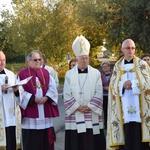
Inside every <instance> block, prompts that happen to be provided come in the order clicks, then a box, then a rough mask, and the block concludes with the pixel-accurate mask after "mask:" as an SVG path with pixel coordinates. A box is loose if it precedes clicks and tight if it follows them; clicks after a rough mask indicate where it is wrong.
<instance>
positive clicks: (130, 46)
mask: <svg viewBox="0 0 150 150" xmlns="http://www.w3.org/2000/svg"><path fill="white" fill-rule="evenodd" d="M121 51H122V52H123V54H124V57H125V59H127V60H131V59H132V58H133V56H134V53H135V43H134V41H133V40H132V39H126V40H125V41H124V42H123V43H122V48H121Z"/></svg>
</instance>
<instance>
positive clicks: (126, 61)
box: [124, 58, 133, 64]
mask: <svg viewBox="0 0 150 150" xmlns="http://www.w3.org/2000/svg"><path fill="white" fill-rule="evenodd" d="M124 64H133V58H132V59H131V60H126V59H124Z"/></svg>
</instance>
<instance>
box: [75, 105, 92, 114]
mask: <svg viewBox="0 0 150 150" xmlns="http://www.w3.org/2000/svg"><path fill="white" fill-rule="evenodd" d="M77 110H78V111H80V112H82V113H88V112H90V108H89V107H88V106H79V107H78V109H77Z"/></svg>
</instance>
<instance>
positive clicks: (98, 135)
mask: <svg viewBox="0 0 150 150" xmlns="http://www.w3.org/2000/svg"><path fill="white" fill-rule="evenodd" d="M90 49H91V45H90V42H89V41H88V40H87V39H86V38H85V37H84V36H82V35H80V36H77V37H76V39H75V40H74V42H73V44H72V50H73V52H74V55H75V58H73V59H71V60H70V62H69V69H68V71H67V72H66V75H65V80H64V86H63V100H64V106H65V118H64V120H65V143H64V150H150V146H149V143H150V119H149V117H150V116H149V114H150V94H149V90H150V81H149V80H150V68H149V66H150V54H144V55H143V56H141V58H139V57H137V56H135V51H136V46H135V43H134V41H133V40H132V39H126V40H124V41H123V42H122V46H121V52H122V53H123V55H122V56H121V57H119V59H118V60H117V61H116V63H115V65H114V66H113V67H111V63H110V62H109V61H102V62H101V63H100V67H101V70H98V69H96V68H93V67H92V66H91V65H90V64H89V62H90V57H89V53H90ZM26 62H27V67H26V68H23V69H22V70H21V71H19V72H18V74H17V75H15V74H14V73H13V72H12V71H10V70H8V69H6V56H5V54H4V52H2V51H0V88H1V90H0V107H1V109H0V129H1V130H0V135H1V137H0V150H1V149H3V150H54V149H55V147H54V142H55V140H56V134H55V129H54V126H53V118H55V117H58V116H59V109H58V89H57V88H58V86H59V79H58V75H57V72H56V71H55V70H54V68H53V67H51V66H48V65H47V62H46V58H45V57H43V54H42V52H41V51H39V50H33V51H32V52H31V53H29V54H28V55H27V58H26ZM22 80H24V81H26V82H25V83H23V84H19V83H20V82H21V81H22Z"/></svg>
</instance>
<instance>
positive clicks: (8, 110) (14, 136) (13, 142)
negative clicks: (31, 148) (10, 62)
mask: <svg viewBox="0 0 150 150" xmlns="http://www.w3.org/2000/svg"><path fill="white" fill-rule="evenodd" d="M5 66H6V56H5V54H4V53H3V52H2V51H0V149H1V150H16V149H19V148H21V147H20V131H21V128H20V122H21V117H20V116H21V115H20V109H19V106H18V105H17V104H16V101H15V99H16V98H15V92H14V90H16V91H17V89H18V87H13V88H12V87H9V88H7V87H8V85H14V84H15V83H16V75H15V74H14V73H13V72H12V71H10V70H8V69H6V68H5Z"/></svg>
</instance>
